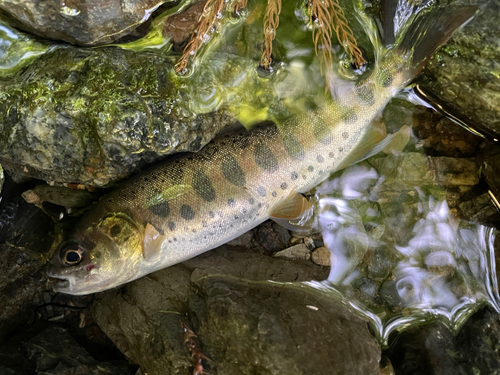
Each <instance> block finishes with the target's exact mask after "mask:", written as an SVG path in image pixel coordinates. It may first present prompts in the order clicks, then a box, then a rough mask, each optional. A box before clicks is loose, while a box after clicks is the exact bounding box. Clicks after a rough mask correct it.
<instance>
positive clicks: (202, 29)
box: [175, 0, 224, 73]
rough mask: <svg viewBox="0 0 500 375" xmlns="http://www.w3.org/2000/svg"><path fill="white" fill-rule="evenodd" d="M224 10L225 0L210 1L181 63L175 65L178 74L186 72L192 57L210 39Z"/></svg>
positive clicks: (185, 49) (180, 60)
mask: <svg viewBox="0 0 500 375" xmlns="http://www.w3.org/2000/svg"><path fill="white" fill-rule="evenodd" d="M223 8H224V0H208V1H207V2H206V4H205V7H204V8H203V12H202V13H201V15H200V18H199V19H198V25H197V26H196V30H195V32H194V33H193V35H192V36H191V39H190V40H189V42H188V44H187V45H186V47H185V48H184V51H183V52H182V56H181V57H180V59H179V61H178V62H177V64H175V71H176V72H177V73H179V72H184V71H185V70H186V67H187V64H188V62H189V58H190V57H191V58H193V59H194V57H195V56H196V54H197V53H198V50H199V49H200V47H201V46H202V45H203V43H205V42H206V41H207V40H208V39H209V38H210V33H212V32H213V30H212V29H213V27H214V25H215V21H217V18H218V17H217V15H218V14H221V13H222V10H223Z"/></svg>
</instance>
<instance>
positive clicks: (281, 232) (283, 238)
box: [273, 223, 292, 246]
mask: <svg viewBox="0 0 500 375" xmlns="http://www.w3.org/2000/svg"><path fill="white" fill-rule="evenodd" d="M273 229H274V232H275V233H276V236H278V240H279V241H280V242H281V243H282V244H283V245H284V246H288V245H289V244H290V240H291V239H292V235H291V234H290V232H289V231H288V229H286V228H285V227H283V226H281V225H279V224H277V223H274V224H273Z"/></svg>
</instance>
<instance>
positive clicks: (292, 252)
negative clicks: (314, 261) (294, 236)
mask: <svg viewBox="0 0 500 375" xmlns="http://www.w3.org/2000/svg"><path fill="white" fill-rule="evenodd" d="M274 256H275V257H276V258H287V259H311V251H310V250H309V249H308V248H307V246H306V245H305V244H303V243H299V244H298V245H294V246H292V247H289V248H288V249H285V250H281V251H278V252H277V253H275V254H274Z"/></svg>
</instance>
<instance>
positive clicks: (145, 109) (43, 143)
mask: <svg viewBox="0 0 500 375" xmlns="http://www.w3.org/2000/svg"><path fill="white" fill-rule="evenodd" d="M173 77H174V73H173V70H172V65H171V62H170V61H169V60H167V59H164V58H161V57H159V56H157V55H154V54H148V53H143V54H137V53H135V52H131V51H125V50H119V49H113V48H105V49H98V50H82V49H74V48H59V49H56V50H53V51H52V52H49V53H46V54H45V55H44V56H41V57H39V59H38V60H37V61H35V62H34V63H33V64H31V65H30V66H29V67H28V68H27V69H26V70H25V71H24V72H23V74H21V75H19V76H18V77H16V78H15V79H11V80H9V81H7V82H4V83H3V84H1V85H0V161H1V163H2V165H3V167H4V168H5V170H6V171H7V172H9V173H10V174H11V175H12V176H13V178H14V179H15V180H17V181H19V180H22V179H23V178H37V179H41V180H45V181H55V182H58V183H63V182H74V183H81V184H85V185H91V186H106V185H109V184H110V183H111V182H114V181H116V180H119V179H123V178H125V177H127V176H129V175H130V174H131V173H133V172H136V171H137V170H138V169H139V168H140V167H143V166H144V165H146V164H150V163H153V162H155V161H157V160H158V159H160V158H161V157H162V156H164V155H167V154H170V153H173V152H180V151H197V150H199V149H200V148H201V147H202V146H203V145H205V144H206V143H207V142H209V141H210V140H211V139H212V138H213V137H214V135H215V134H216V133H217V132H218V131H219V130H220V129H222V128H223V127H224V126H225V125H227V124H228V123H230V122H231V121H232V119H231V118H229V117H228V116H226V115H224V114H222V113H218V112H212V113H208V114H201V115H198V116H195V115H193V114H192V113H191V112H190V111H188V110H186V109H185V106H186V105H187V104H186V103H184V101H183V100H184V99H183V92H182V90H180V87H179V84H176V83H175V82H174V80H175V79H174V78H173Z"/></svg>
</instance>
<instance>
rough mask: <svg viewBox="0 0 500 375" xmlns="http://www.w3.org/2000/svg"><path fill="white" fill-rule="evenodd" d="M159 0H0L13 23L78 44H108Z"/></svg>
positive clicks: (140, 20) (129, 31)
mask: <svg viewBox="0 0 500 375" xmlns="http://www.w3.org/2000/svg"><path fill="white" fill-rule="evenodd" d="M162 3H164V1H161V0H132V1H122V0H111V1H106V2H102V1H99V0H86V1H81V0H66V1H64V2H61V1H59V0H46V1H42V2H39V1H36V0H1V1H0V9H1V10H2V11H3V12H6V13H8V14H9V16H10V18H11V19H13V21H14V25H15V26H16V27H18V28H20V29H22V30H26V31H29V32H30V33H33V34H35V35H39V36H41V37H44V38H48V39H54V40H62V41H65V42H69V43H74V44H81V45H99V44H108V43H112V42H114V41H117V40H119V39H120V38H122V37H124V36H126V35H129V34H132V35H134V36H137V35H140V33H139V34H138V33H137V31H136V29H137V28H138V26H139V25H141V24H142V23H144V22H146V21H148V19H149V17H150V16H151V14H152V13H153V11H154V10H155V9H156V8H157V7H158V6H160V5H161V4H162Z"/></svg>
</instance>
